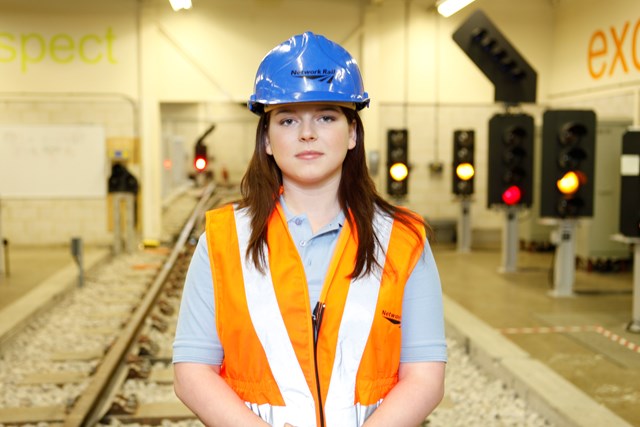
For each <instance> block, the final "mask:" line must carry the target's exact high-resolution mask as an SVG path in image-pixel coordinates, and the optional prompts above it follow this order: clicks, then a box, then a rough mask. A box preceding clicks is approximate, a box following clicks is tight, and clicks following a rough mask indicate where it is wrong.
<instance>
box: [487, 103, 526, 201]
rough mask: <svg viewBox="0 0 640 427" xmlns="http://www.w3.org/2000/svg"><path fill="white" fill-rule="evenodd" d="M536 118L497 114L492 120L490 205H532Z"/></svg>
mask: <svg viewBox="0 0 640 427" xmlns="http://www.w3.org/2000/svg"><path fill="white" fill-rule="evenodd" d="M533 136H534V127H533V117H531V116H529V115H527V114H496V115H494V116H493V117H492V118H491V120H489V170H488V177H489V180H488V193H487V195H488V197H487V199H488V200H487V205H488V206H489V207H491V206H493V205H506V206H531V203H532V200H533Z"/></svg>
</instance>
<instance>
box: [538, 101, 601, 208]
mask: <svg viewBox="0 0 640 427" xmlns="http://www.w3.org/2000/svg"><path fill="white" fill-rule="evenodd" d="M595 135H596V115H595V113H594V112H593V111H591V110H547V111H546V112H545V113H544V115H543V126H542V162H541V165H542V170H541V183H540V184H541V189H540V194H541V195H540V216H542V217H557V218H575V217H590V216H593V189H594V177H595V175H594V173H595Z"/></svg>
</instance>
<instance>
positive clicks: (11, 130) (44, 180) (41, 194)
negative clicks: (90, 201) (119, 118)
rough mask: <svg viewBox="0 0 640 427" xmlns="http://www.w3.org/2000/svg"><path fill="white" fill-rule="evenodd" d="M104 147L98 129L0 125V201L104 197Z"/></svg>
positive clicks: (90, 127) (97, 127)
mask: <svg viewBox="0 0 640 427" xmlns="http://www.w3.org/2000/svg"><path fill="white" fill-rule="evenodd" d="M105 144H106V142H105V132H104V128H103V127H102V126H97V125H28V126H27V125H0V198H3V199H7V198H87V197H105V196H106V192H107V166H106V147H105Z"/></svg>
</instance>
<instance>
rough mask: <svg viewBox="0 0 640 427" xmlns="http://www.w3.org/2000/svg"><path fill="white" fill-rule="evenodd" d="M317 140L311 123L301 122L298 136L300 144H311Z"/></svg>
mask: <svg viewBox="0 0 640 427" xmlns="http://www.w3.org/2000/svg"><path fill="white" fill-rule="evenodd" d="M316 138H317V134H316V129H315V126H314V125H313V123H311V122H309V121H306V120H305V121H303V122H302V126H301V127H300V135H299V139H300V141H302V142H311V141H315V140H316Z"/></svg>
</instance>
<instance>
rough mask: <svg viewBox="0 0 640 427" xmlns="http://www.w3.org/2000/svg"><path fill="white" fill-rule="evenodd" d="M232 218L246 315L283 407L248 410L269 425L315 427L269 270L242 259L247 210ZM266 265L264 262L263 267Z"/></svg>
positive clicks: (247, 228)
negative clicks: (287, 424) (235, 233)
mask: <svg viewBox="0 0 640 427" xmlns="http://www.w3.org/2000/svg"><path fill="white" fill-rule="evenodd" d="M235 219H236V230H237V234H238V244H239V246H240V259H241V260H242V274H243V278H244V286H245V293H246V297H247V305H248V306H249V315H250V316H251V322H252V324H253V327H254V329H255V330H256V333H257V335H258V339H259V340H260V343H261V344H262V347H263V348H264V350H265V353H266V356H267V360H268V361H269V367H270V368H271V372H272V373H273V376H274V378H275V380H276V383H277V384H278V388H279V389H280V393H281V394H282V398H283V399H284V402H285V405H286V406H285V407H278V406H271V405H256V404H252V403H253V402H248V404H249V407H250V408H251V409H253V410H254V412H255V413H256V414H257V415H259V416H260V417H261V418H262V419H263V420H265V421H266V422H268V423H269V424H271V425H276V426H284V423H285V422H287V423H289V424H291V425H294V426H296V427H307V426H308V427H315V425H316V410H315V402H314V400H313V395H312V394H311V391H309V386H308V385H307V381H306V380H305V378H304V374H303V372H302V368H301V367H300V365H299V364H298V359H297V358H296V354H295V352H294V350H293V346H292V344H291V341H290V340H289V335H288V334H287V329H286V327H285V325H284V320H283V319H282V314H281V313H280V310H279V308H278V301H277V300H276V294H275V291H274V288H273V283H272V281H271V274H270V272H269V271H267V274H262V273H260V272H259V271H258V270H256V268H255V266H254V265H253V263H252V262H247V260H246V257H245V254H246V253H247V246H248V242H249V235H250V233H251V218H250V217H249V216H248V215H247V210H246V209H242V210H236V211H235ZM268 265H269V264H268V260H267V268H268Z"/></svg>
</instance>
